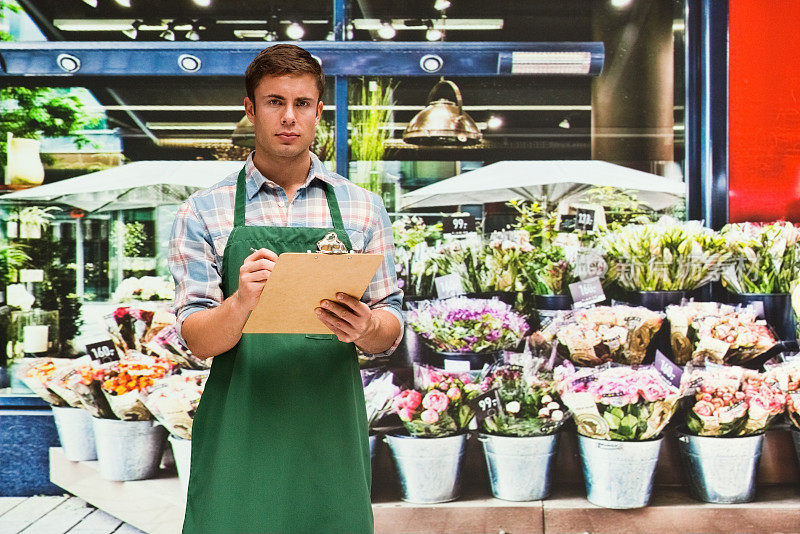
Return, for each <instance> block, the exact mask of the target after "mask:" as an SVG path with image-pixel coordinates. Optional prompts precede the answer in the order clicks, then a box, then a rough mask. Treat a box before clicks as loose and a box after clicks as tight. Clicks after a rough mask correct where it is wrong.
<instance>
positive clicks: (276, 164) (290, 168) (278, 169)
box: [253, 150, 311, 201]
mask: <svg viewBox="0 0 800 534" xmlns="http://www.w3.org/2000/svg"><path fill="white" fill-rule="evenodd" d="M253 165H254V166H255V168H256V169H258V172H260V173H261V175H262V176H264V178H267V179H269V180H272V181H273V182H275V183H276V184H277V185H279V186H281V187H282V188H283V190H284V191H285V192H286V197H287V199H288V200H289V201H291V200H292V198H294V194H295V193H296V192H297V190H298V189H300V188H301V187H302V186H303V185H304V184H305V183H306V180H307V179H308V172H309V169H310V168H311V156H310V155H309V153H308V152H306V153H305V154H300V155H299V156H298V157H296V158H266V157H264V155H263V154H262V153H261V152H259V151H258V150H256V151H255V152H253Z"/></svg>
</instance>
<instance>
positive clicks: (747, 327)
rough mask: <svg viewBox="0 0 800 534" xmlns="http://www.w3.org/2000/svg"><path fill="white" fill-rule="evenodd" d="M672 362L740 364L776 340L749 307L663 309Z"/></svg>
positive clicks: (703, 305)
mask: <svg viewBox="0 0 800 534" xmlns="http://www.w3.org/2000/svg"><path fill="white" fill-rule="evenodd" d="M666 314H667V319H669V324H670V343H671V346H672V354H673V357H674V359H675V361H676V362H677V363H679V364H681V365H683V364H686V363H688V362H689V361H691V362H693V363H695V364H698V363H702V362H703V361H709V362H711V363H716V364H723V363H724V364H729V365H741V364H742V363H745V362H747V361H750V360H752V359H753V358H755V357H757V356H759V355H761V354H763V353H765V352H766V351H768V350H769V349H770V348H772V347H773V346H774V345H775V343H776V339H775V336H773V334H772V332H771V331H770V330H769V328H768V327H767V326H766V324H764V321H757V320H756V312H755V310H754V309H753V308H752V307H746V308H738V307H733V306H728V305H724V304H717V303H715V302H687V303H684V304H682V305H681V306H674V305H673V306H667V309H666Z"/></svg>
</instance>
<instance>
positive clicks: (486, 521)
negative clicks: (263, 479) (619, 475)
mask: <svg viewBox="0 0 800 534" xmlns="http://www.w3.org/2000/svg"><path fill="white" fill-rule="evenodd" d="M50 466H51V478H52V481H53V482H54V483H55V484H57V485H59V486H61V487H62V488H64V489H65V490H67V491H69V492H70V493H72V494H74V495H76V496H78V497H80V498H82V499H84V500H85V501H87V502H89V503H90V504H92V505H94V506H96V507H97V508H100V509H102V510H104V511H105V512H107V513H109V514H111V515H113V516H115V517H116V518H118V519H121V520H123V521H125V522H127V523H130V524H132V525H134V526H136V527H138V528H140V529H142V530H144V531H145V532H148V533H150V534H177V533H179V532H180V530H181V524H182V522H183V510H184V497H183V495H182V492H181V486H180V483H179V481H178V479H177V477H175V476H171V475H169V474H162V476H161V477H160V478H155V479H150V480H140V481H132V482H111V481H108V480H105V479H103V478H101V477H100V473H99V472H98V468H97V462H71V461H69V460H67V459H66V458H64V455H63V453H62V452H61V449H60V448H52V449H50ZM165 473H166V472H165ZM487 491H488V490H487ZM372 510H373V514H374V517H375V532H376V533H377V534H381V533H397V534H401V533H403V534H415V533H430V532H437V533H460V532H513V533H514V534H522V533H526V534H527V533H529V534H534V533H540V532H548V533H551V532H614V533H624V532H648V531H652V530H653V529H658V530H662V531H665V532H687V533H691V532H704V533H707V532H797V531H798V530H800V488H798V487H797V486H796V485H777V486H763V487H760V488H759V489H758V492H757V494H756V501H755V502H752V503H747V504H727V505H722V504H708V503H700V502H697V501H695V500H693V499H692V498H691V497H690V496H689V494H688V491H687V490H686V489H685V488H682V487H669V486H658V487H656V489H655V492H654V495H653V500H652V502H651V504H650V506H648V507H646V508H640V509H637V510H610V509H607V508H601V507H598V506H594V505H593V504H591V503H589V502H588V501H587V500H586V498H585V492H584V490H583V487H582V486H575V485H571V486H567V485H564V486H562V487H557V488H556V490H555V491H554V493H553V495H552V496H551V498H549V499H546V500H544V501H533V502H524V503H516V502H507V501H501V500H499V499H493V498H490V497H487V495H486V492H483V493H481V492H477V491H476V490H474V489H470V490H469V491H468V492H467V493H466V494H465V495H464V496H463V497H462V498H461V499H459V500H457V501H454V502H450V503H441V504H430V505H422V504H411V503H406V502H402V501H397V500H386V498H377V499H376V502H374V503H373V505H372Z"/></svg>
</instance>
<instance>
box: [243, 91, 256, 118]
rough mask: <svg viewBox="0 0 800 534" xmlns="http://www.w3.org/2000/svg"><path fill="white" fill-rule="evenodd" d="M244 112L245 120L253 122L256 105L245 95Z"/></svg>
mask: <svg viewBox="0 0 800 534" xmlns="http://www.w3.org/2000/svg"><path fill="white" fill-rule="evenodd" d="M244 113H245V115H247V120H249V121H250V124H253V121H254V120H255V114H256V105H255V104H254V103H253V101H252V100H250V98H249V97H247V96H246V97H244Z"/></svg>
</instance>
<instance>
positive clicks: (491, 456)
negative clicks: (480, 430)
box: [478, 434, 558, 501]
mask: <svg viewBox="0 0 800 534" xmlns="http://www.w3.org/2000/svg"><path fill="white" fill-rule="evenodd" d="M478 439H479V440H480V441H481V443H482V444H483V453H484V456H485V457H486V466H487V467H488V469H489V481H490V482H491V484H492V494H493V495H494V496H495V497H497V498H498V499H503V500H505V501H537V500H540V499H545V498H547V496H548V495H550V471H551V468H552V466H553V460H554V459H555V457H556V454H555V450H556V442H557V441H558V435H557V434H552V435H550V436H531V437H509V436H491V435H488V434H481V435H480V437H479V438H478Z"/></svg>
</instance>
